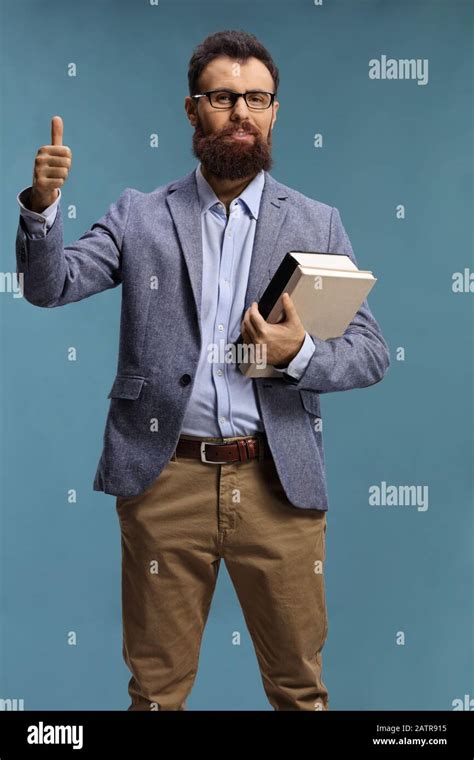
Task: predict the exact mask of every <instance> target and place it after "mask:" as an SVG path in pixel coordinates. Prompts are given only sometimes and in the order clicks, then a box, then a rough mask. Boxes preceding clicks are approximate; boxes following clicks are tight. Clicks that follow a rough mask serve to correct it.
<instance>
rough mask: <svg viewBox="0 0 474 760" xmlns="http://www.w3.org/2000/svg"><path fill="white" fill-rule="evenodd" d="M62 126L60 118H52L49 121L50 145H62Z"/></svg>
mask: <svg viewBox="0 0 474 760" xmlns="http://www.w3.org/2000/svg"><path fill="white" fill-rule="evenodd" d="M63 129H64V124H63V120H62V119H61V117H60V116H53V118H52V119H51V145H62V144H63Z"/></svg>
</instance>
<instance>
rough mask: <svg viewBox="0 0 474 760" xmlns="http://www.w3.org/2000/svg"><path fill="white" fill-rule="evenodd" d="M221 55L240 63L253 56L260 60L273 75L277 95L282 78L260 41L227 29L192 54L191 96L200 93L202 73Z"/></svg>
mask: <svg viewBox="0 0 474 760" xmlns="http://www.w3.org/2000/svg"><path fill="white" fill-rule="evenodd" d="M220 55H228V56H229V57H230V58H235V59H236V60H238V61H239V62H241V61H243V62H245V61H246V60H247V59H248V58H250V57H251V56H252V57H254V58H258V59H259V61H262V63H264V64H265V66H266V67H267V69H268V70H269V72H270V74H271V75H272V77H273V82H274V91H275V93H276V92H277V90H278V85H279V81H280V76H279V73H278V69H277V67H276V66H275V64H274V63H273V60H272V57H271V55H270V53H269V52H268V50H267V49H266V48H265V47H264V46H263V45H262V43H261V42H259V41H258V39H257V38H256V37H255V35H253V34H249V33H248V32H244V31H243V30H240V29H239V30H236V29H226V30H224V31H223V32H215V33H214V34H210V35H209V36H208V37H206V39H205V40H203V42H201V43H200V45H198V46H197V48H196V49H195V51H194V53H193V54H192V56H191V59H190V61H189V67H188V85H189V94H190V95H196V94H197V93H198V92H199V89H198V81H199V76H200V74H201V72H202V71H203V69H204V68H205V67H206V66H207V64H208V63H210V62H211V61H212V60H213V59H214V58H218V57H219V56H220Z"/></svg>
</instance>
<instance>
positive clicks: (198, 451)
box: [176, 436, 270, 464]
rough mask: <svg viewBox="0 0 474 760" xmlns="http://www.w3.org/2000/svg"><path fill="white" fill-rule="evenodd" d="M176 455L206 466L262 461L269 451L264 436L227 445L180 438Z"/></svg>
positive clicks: (251, 437)
mask: <svg viewBox="0 0 474 760" xmlns="http://www.w3.org/2000/svg"><path fill="white" fill-rule="evenodd" d="M176 454H177V456H178V457H179V456H182V457H193V458H195V459H200V460H201V461H202V462H206V463H208V464H228V463H229V462H248V461H249V460H250V459H263V458H264V457H268V456H270V449H269V447H268V444H267V442H266V440H265V438H264V436H261V437H260V436H248V437H243V438H239V439H238V440H237V441H229V442H227V443H218V442H217V441H216V442H214V441H200V440H199V439H195V440H192V439H189V438H180V439H179V441H178V445H177V446H176Z"/></svg>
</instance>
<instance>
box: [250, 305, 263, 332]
mask: <svg viewBox="0 0 474 760" xmlns="http://www.w3.org/2000/svg"><path fill="white" fill-rule="evenodd" d="M248 316H249V321H250V324H251V325H253V327H255V329H256V330H261V329H262V328H263V327H264V325H266V322H265V320H264V318H263V317H262V315H261V314H260V312H259V310H258V304H257V303H256V301H254V302H253V304H252V305H251V307H250V311H249V313H248Z"/></svg>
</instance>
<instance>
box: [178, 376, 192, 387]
mask: <svg viewBox="0 0 474 760" xmlns="http://www.w3.org/2000/svg"><path fill="white" fill-rule="evenodd" d="M179 382H180V383H181V385H189V383H190V382H191V375H188V374H186V375H181V377H180V378H179Z"/></svg>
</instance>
